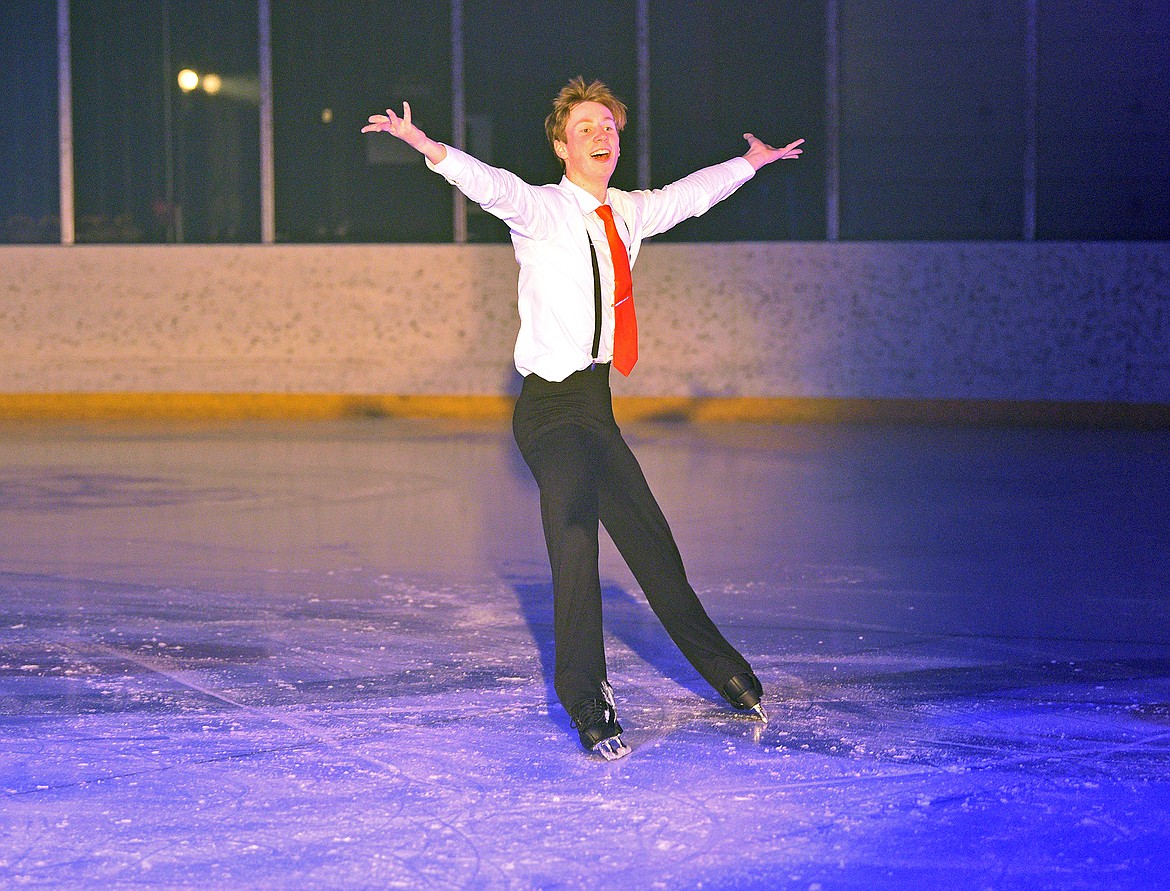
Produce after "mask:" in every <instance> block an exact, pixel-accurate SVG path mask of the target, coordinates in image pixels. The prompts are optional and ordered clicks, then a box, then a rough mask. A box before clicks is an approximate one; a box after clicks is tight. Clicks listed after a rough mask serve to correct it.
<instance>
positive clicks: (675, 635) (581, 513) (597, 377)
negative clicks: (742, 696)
mask: <svg viewBox="0 0 1170 891" xmlns="http://www.w3.org/2000/svg"><path fill="white" fill-rule="evenodd" d="M512 429H513V433H514V434H515V436H516V444H517V445H518V446H519V447H520V453H521V454H522V455H523V456H524V460H525V461H526V462H527V463H528V466H529V468H531V470H532V474H533V476H534V477H535V478H536V483H537V486H539V488H540V514H541V520H542V523H543V525H544V538H545V544H546V545H547V546H548V557H549V563H550V564H551V567H552V580H553V614H554V635H555V645H556V669H555V672H556V675H555V678H554V683H555V686H556V691H557V696H558V698H559V699H560V700H561V703H562V705H564V706H565V708H566V710H568V711H570V712H572V710H573V708H574V706H576V705H577V704H579V703H580V702H582V701H584V700H586V699H595V698H598V697H600V695H601V684H602V682H604V681H606V669H605V651H604V645H603V641H602V620H601V580H600V575H599V571H598V566H597V561H598V522H599V521H600V523H601V524H603V525H604V526H605V529H606V531H607V532H608V533H609V535H610V537H611V538H612V539H613V542H614V544H615V545H616V546H617V549H618V552H619V553H620V554H621V556H622V559H624V560H625V561H626V564H627V565H628V566H629V567H630V571H631V572H632V573H633V574H634V578H635V579H636V580H637V582H638V584H639V585H640V586H641V588H642V591H643V593H644V594H645V595H646V599H647V601H648V602H649V604H650V608H651V609H652V610H654V613H655V615H657V616H658V618H659V620H660V621H661V622H662V624H663V626H664V627H665V628H666V631H667V633H668V634H669V635H670V637H671V639H672V640H673V641H674V642H675V644H677V645H678V647H679V649H680V650H681V651H682V653H683V655H684V656H686V658H687V659H688V660H689V661H690V663H691V664H692V665H693V666H694V667H695V668H696V669H697V670H698V672H699V674H701V675H702V676H703V677H704V678H705V679H706V680H707V682H708V683H709V684H711V686H712V687H714V688H715V689H716V690H718V689H720V688H721V687H722V686H723V685H724V684H725V683H726V682H727V681H728V680H729V679H731V678H732V677H733V676H735V675H737V674H741V673H742V672H745V671H750V670H751V668H750V666H749V665H748V663H747V661H746V660H745V659H744V658H743V656H741V655H740V654H739V652H738V651H737V650H736V649H735V648H734V647H733V646H732V645H731V644H730V643H728V642H727V640H726V638H724V636H723V635H722V634H721V633H720V632H719V629H718V628H716V627H715V624H714V622H712V621H711V619H710V617H709V616H708V615H707V612H706V610H704V609H703V605H702V604H701V603H700V602H699V598H698V597H697V596H696V594H695V592H694V589H693V588H692V587H691V585H690V583H689V582H688V581H687V577H686V571H685V570H684V568H683V562H682V557H681V555H680V554H679V551H678V546H677V545H676V544H675V541H674V536H673V535H672V534H671V532H670V527H669V526H668V525H667V522H666V518H665V517H664V516H663V514H662V511H661V509H660V508H659V507H658V502H657V501H655V499H654V495H653V493H652V492H651V491H650V487H649V485H647V483H646V478H645V476H643V474H642V468H641V467H640V466H639V465H638V461H637V459H636V458H635V457H634V454H633V452H631V451H630V449H629V446H627V445H626V442H625V440H624V439H622V435H621V431H620V430H619V429H618V426H617V424H616V422H615V421H614V418H613V404H612V398H611V395H610V389H609V365H608V364H605V365H597V366H595V367H594V368H591V369H586V370H585V371H578V372H576V373H575V374H572V375H570V376H569V377H568V378H567V379H565V380H564V381H561V382H557V383H552V382H549V381H546V380H544V379H542V378H540V377H538V376H536V375H535V374H530V375H528V376H527V377H526V378H525V379H524V386H523V389H522V390H521V393H520V398H519V399H518V400H517V401H516V408H515V412H514V414H513V417H512Z"/></svg>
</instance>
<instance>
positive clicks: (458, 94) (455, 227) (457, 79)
mask: <svg viewBox="0 0 1170 891" xmlns="http://www.w3.org/2000/svg"><path fill="white" fill-rule="evenodd" d="M463 78H464V75H463V0H451V130H452V133H451V139H452V143H453V144H454V146H455V148H457V149H459V150H461V151H462V150H464V149H466V148H467V98H466V95H465V93H464V84H463ZM451 194H452V199H451V202H452V203H451V229H452V232H453V233H454V238H455V243H456V244H467V199H466V197H465V196H464V195H463V193H462V192H461V191H459V190H458V189H452V190H451Z"/></svg>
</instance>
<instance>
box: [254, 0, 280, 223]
mask: <svg viewBox="0 0 1170 891" xmlns="http://www.w3.org/2000/svg"><path fill="white" fill-rule="evenodd" d="M258 12H259V19H260V243H261V244H274V243H275V242H276V175H275V172H274V168H273V149H272V16H271V13H270V10H269V0H259V4H258Z"/></svg>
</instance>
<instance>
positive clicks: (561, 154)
mask: <svg viewBox="0 0 1170 891" xmlns="http://www.w3.org/2000/svg"><path fill="white" fill-rule="evenodd" d="M553 151H554V152H556V155H557V157H558V158H560V159H561V160H562V161H567V160H568V158H569V147H568V146H567V145H566V144H565V143H563V142H561V141H560V140H559V139H557V140H554V141H553Z"/></svg>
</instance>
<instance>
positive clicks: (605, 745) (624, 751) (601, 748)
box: [593, 736, 632, 761]
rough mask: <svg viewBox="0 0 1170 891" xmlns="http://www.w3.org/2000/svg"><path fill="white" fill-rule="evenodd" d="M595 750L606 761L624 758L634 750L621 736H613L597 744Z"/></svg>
mask: <svg viewBox="0 0 1170 891" xmlns="http://www.w3.org/2000/svg"><path fill="white" fill-rule="evenodd" d="M593 751H594V752H596V753H597V754H599V755H600V756H601V757H602V758H604V759H605V760H606V761H617V759H618V758H624V757H625V756H626V755H628V754H630V752H631V751H632V750H631V749H630V747H629V746H627V745H626V743H625V741H624V740H623V739H622V738H621V737H620V736H611V737H610V738H609V739H603V740H602V741H601V742H599V743H598V744H597V745H595V746H594V747H593Z"/></svg>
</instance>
